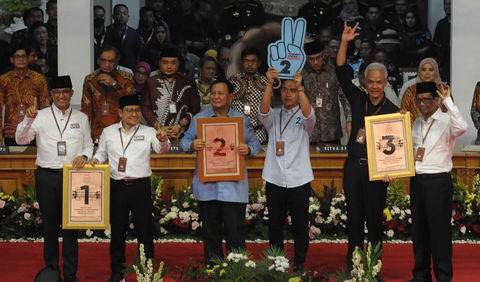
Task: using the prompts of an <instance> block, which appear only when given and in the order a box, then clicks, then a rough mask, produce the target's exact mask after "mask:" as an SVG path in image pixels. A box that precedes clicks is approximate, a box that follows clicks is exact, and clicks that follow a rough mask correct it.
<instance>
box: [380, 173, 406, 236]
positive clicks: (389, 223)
mask: <svg viewBox="0 0 480 282" xmlns="http://www.w3.org/2000/svg"><path fill="white" fill-rule="evenodd" d="M411 223H412V218H411V211H410V195H405V190H404V185H403V184H402V183H400V182H399V181H396V180H394V181H393V185H392V186H389V187H388V188H387V202H386V207H385V209H384V210H383V227H384V233H385V235H387V237H388V238H392V237H393V236H394V235H395V234H397V238H398V237H403V238H406V237H408V236H409V235H410V233H409V231H410V224H411Z"/></svg>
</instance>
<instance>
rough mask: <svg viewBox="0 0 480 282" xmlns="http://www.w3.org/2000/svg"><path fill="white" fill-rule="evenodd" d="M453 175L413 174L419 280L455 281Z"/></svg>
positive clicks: (411, 187) (412, 198)
mask: <svg viewBox="0 0 480 282" xmlns="http://www.w3.org/2000/svg"><path fill="white" fill-rule="evenodd" d="M452 196H453V184H452V178H451V176H450V174H448V173H438V174H422V175H418V174H417V175H416V176H415V177H412V180H411V185H410V201H411V202H410V206H411V211H412V240H413V254H414V257H415V266H414V268H413V276H414V277H415V278H417V280H418V281H432V276H431V268H430V265H431V258H432V257H433V272H434V274H435V278H436V279H437V281H438V282H445V281H452V277H453V267H452V233H451V223H450V221H451V218H452Z"/></svg>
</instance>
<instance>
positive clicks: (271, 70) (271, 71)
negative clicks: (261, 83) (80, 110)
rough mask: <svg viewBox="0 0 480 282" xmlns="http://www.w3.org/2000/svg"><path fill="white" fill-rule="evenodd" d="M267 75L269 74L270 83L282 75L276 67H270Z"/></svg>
mask: <svg viewBox="0 0 480 282" xmlns="http://www.w3.org/2000/svg"><path fill="white" fill-rule="evenodd" d="M266 75H267V80H268V83H271V84H273V82H274V81H275V79H277V78H278V77H279V76H280V73H279V72H278V71H277V70H276V69H275V68H274V67H269V68H268V70H267V73H266Z"/></svg>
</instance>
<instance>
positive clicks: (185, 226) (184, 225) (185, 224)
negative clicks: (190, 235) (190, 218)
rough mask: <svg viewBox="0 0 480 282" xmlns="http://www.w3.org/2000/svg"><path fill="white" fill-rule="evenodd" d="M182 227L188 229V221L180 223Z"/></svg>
mask: <svg viewBox="0 0 480 282" xmlns="http://www.w3.org/2000/svg"><path fill="white" fill-rule="evenodd" d="M180 227H181V228H183V229H187V228H188V223H187V222H184V223H182V224H181V225H180Z"/></svg>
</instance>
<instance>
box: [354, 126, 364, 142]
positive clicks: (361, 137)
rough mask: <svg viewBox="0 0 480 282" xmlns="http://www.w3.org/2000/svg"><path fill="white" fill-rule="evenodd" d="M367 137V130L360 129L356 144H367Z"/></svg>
mask: <svg viewBox="0 0 480 282" xmlns="http://www.w3.org/2000/svg"><path fill="white" fill-rule="evenodd" d="M365 137H366V134H365V129H363V128H360V129H359V130H358V134H357V138H355V142H357V143H358V144H365Z"/></svg>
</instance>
